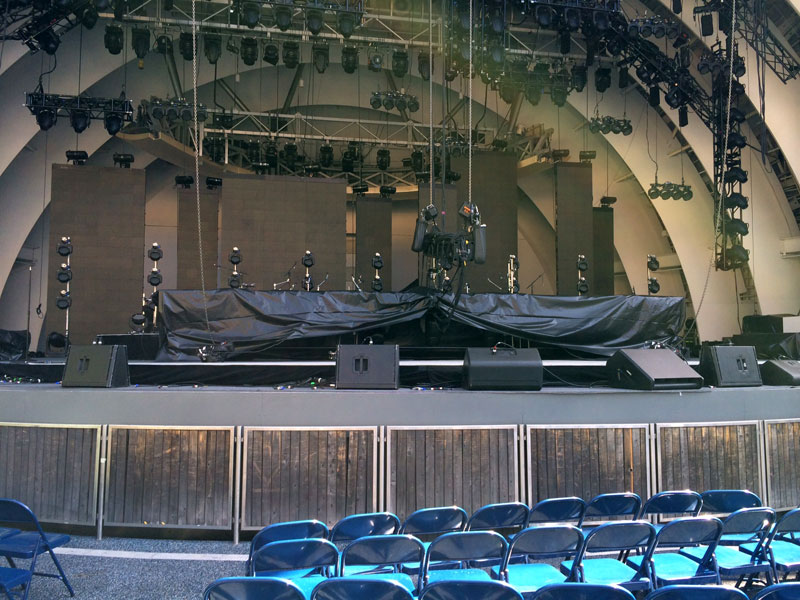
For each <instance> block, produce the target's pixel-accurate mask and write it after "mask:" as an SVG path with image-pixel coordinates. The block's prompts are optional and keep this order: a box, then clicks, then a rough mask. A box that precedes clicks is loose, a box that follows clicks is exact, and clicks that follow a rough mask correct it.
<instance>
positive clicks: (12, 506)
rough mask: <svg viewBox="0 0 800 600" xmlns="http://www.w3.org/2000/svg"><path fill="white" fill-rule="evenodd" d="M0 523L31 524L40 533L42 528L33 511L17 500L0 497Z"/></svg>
mask: <svg viewBox="0 0 800 600" xmlns="http://www.w3.org/2000/svg"><path fill="white" fill-rule="evenodd" d="M0 523H14V524H16V525H24V524H31V525H34V526H35V527H36V529H37V530H38V531H39V532H40V533H41V531H42V528H41V526H40V525H39V521H38V519H37V518H36V515H34V514H33V511H32V510H31V509H30V508H28V507H27V506H25V505H24V504H23V503H22V502H20V501H19V500H13V499H11V498H0Z"/></svg>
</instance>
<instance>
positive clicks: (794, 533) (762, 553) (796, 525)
mask: <svg viewBox="0 0 800 600" xmlns="http://www.w3.org/2000/svg"><path fill="white" fill-rule="evenodd" d="M739 550H741V551H742V552H745V553H747V554H748V555H750V556H752V557H753V560H763V561H766V562H767V563H768V564H769V565H770V568H771V574H772V577H773V578H774V580H775V581H776V582H779V581H780V580H781V578H782V577H786V576H788V575H789V574H790V573H800V508H795V509H793V510H790V511H789V512H787V513H786V514H785V515H783V517H781V518H780V519H779V520H778V521H777V523H775V525H774V526H772V528H771V529H770V531H769V534H768V535H767V536H764V537H762V538H761V539H759V540H754V541H748V542H745V543H742V544H741V545H740V546H739Z"/></svg>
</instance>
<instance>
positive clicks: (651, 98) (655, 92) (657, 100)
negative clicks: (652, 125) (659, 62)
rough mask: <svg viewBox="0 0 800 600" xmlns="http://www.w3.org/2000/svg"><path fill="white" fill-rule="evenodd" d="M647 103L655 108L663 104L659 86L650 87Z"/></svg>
mask: <svg viewBox="0 0 800 600" xmlns="http://www.w3.org/2000/svg"><path fill="white" fill-rule="evenodd" d="M647 103H648V104H649V105H650V106H652V107H653V108H655V107H657V106H658V105H660V104H661V90H660V89H658V86H657V85H653V86H651V87H650V90H649V91H648V93H647Z"/></svg>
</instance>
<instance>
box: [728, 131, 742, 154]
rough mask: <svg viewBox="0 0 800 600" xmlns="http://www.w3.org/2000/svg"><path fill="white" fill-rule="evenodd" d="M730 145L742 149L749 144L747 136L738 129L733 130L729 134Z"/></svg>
mask: <svg viewBox="0 0 800 600" xmlns="http://www.w3.org/2000/svg"><path fill="white" fill-rule="evenodd" d="M728 146H729V147H731V146H732V147H734V148H739V149H740V150H741V149H743V148H744V147H745V146H747V138H746V137H745V136H743V135H742V134H741V133H739V132H738V131H731V132H730V133H729V134H728Z"/></svg>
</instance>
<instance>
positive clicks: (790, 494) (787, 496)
mask: <svg viewBox="0 0 800 600" xmlns="http://www.w3.org/2000/svg"><path fill="white" fill-rule="evenodd" d="M764 432H765V434H766V455H767V486H768V489H769V498H767V499H765V498H763V497H762V499H763V500H765V502H767V503H768V506H772V507H774V508H775V509H776V510H784V509H788V508H795V507H796V506H797V505H798V504H800V463H798V460H797V459H798V456H800V421H773V422H769V421H767V422H766V423H765V429H764Z"/></svg>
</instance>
